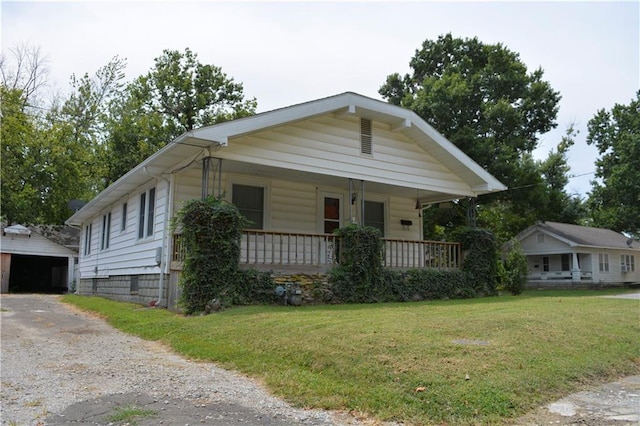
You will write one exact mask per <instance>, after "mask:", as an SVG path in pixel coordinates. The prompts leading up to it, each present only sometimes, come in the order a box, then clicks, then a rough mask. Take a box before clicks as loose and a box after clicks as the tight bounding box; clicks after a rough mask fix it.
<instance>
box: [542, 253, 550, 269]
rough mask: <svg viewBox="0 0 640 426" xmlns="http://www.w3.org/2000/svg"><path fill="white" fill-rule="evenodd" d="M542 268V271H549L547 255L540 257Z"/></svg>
mask: <svg viewBox="0 0 640 426" xmlns="http://www.w3.org/2000/svg"><path fill="white" fill-rule="evenodd" d="M542 270H543V271H544V272H549V256H543V257H542Z"/></svg>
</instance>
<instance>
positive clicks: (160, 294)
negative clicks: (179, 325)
mask: <svg viewBox="0 0 640 426" xmlns="http://www.w3.org/2000/svg"><path fill="white" fill-rule="evenodd" d="M143 170H144V172H145V173H146V174H148V175H149V176H151V177H153V178H156V179H161V180H163V181H165V182H166V184H167V195H166V198H165V200H166V201H165V203H164V227H163V228H162V255H161V257H160V265H159V266H160V279H159V280H158V301H157V302H156V303H157V306H163V305H162V298H163V297H164V275H165V272H164V270H165V269H166V267H167V266H166V265H167V263H168V262H167V258H168V253H167V251H168V250H167V248H168V247H169V244H168V242H167V238H168V234H169V233H168V232H167V230H168V229H169V207H170V206H171V205H172V204H173V196H172V195H173V193H172V191H171V188H172V186H173V185H172V182H171V181H172V180H173V174H172V175H171V180H169V179H167V178H166V177H164V176H162V175H154V174H152V173H151V172H149V170H148V169H147V167H146V166H145V167H143ZM164 307H165V308H166V306H164Z"/></svg>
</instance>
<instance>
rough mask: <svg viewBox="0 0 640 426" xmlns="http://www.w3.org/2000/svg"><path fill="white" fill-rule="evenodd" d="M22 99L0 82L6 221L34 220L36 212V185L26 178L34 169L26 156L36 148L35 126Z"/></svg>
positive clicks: (27, 221) (21, 95)
mask: <svg viewBox="0 0 640 426" xmlns="http://www.w3.org/2000/svg"><path fill="white" fill-rule="evenodd" d="M25 99H26V97H25V95H24V93H23V91H22V90H20V89H13V88H10V87H7V86H5V85H4V84H3V85H0V114H1V119H2V126H0V138H1V139H2V168H1V169H0V170H1V173H2V174H1V176H2V180H1V181H0V186H1V189H0V191H1V193H2V197H1V204H2V219H3V220H5V221H7V223H9V224H12V223H18V222H20V223H35V222H36V220H37V213H38V209H37V188H36V187H35V186H34V184H33V182H32V181H31V180H30V179H29V175H30V173H31V172H32V170H33V164H31V161H29V156H30V155H31V154H32V153H33V152H36V151H37V149H36V147H35V146H34V139H35V134H36V132H37V129H36V125H35V123H34V119H33V117H30V116H29V115H28V114H27V113H26V112H25V110H24V108H25V104H26V100H25Z"/></svg>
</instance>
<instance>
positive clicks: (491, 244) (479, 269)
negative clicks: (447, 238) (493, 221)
mask: <svg viewBox="0 0 640 426" xmlns="http://www.w3.org/2000/svg"><path fill="white" fill-rule="evenodd" d="M458 240H459V242H460V243H461V245H462V250H463V252H464V260H463V262H462V270H463V271H465V272H467V273H468V274H469V279H471V283H470V287H471V288H472V289H473V290H474V291H475V293H476V295H478V296H491V295H495V294H496V287H497V285H498V282H499V274H498V264H499V262H500V258H499V256H498V242H497V240H496V238H495V236H494V235H493V234H492V233H491V232H490V231H487V230H486V229H479V228H469V229H464V230H463V231H461V232H460V233H459V234H458Z"/></svg>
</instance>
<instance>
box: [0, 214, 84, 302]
mask: <svg viewBox="0 0 640 426" xmlns="http://www.w3.org/2000/svg"><path fill="white" fill-rule="evenodd" d="M0 238H1V240H0V252H1V255H0V256H1V260H2V286H1V292H2V293H8V292H21V293H24V292H29V293H63V292H66V291H68V290H69V289H70V288H72V285H73V281H74V278H75V267H76V262H77V260H78V232H77V230H76V229H72V228H69V227H53V226H32V227H26V226H22V225H12V226H6V227H5V226H4V225H3V226H2V237H0Z"/></svg>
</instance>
